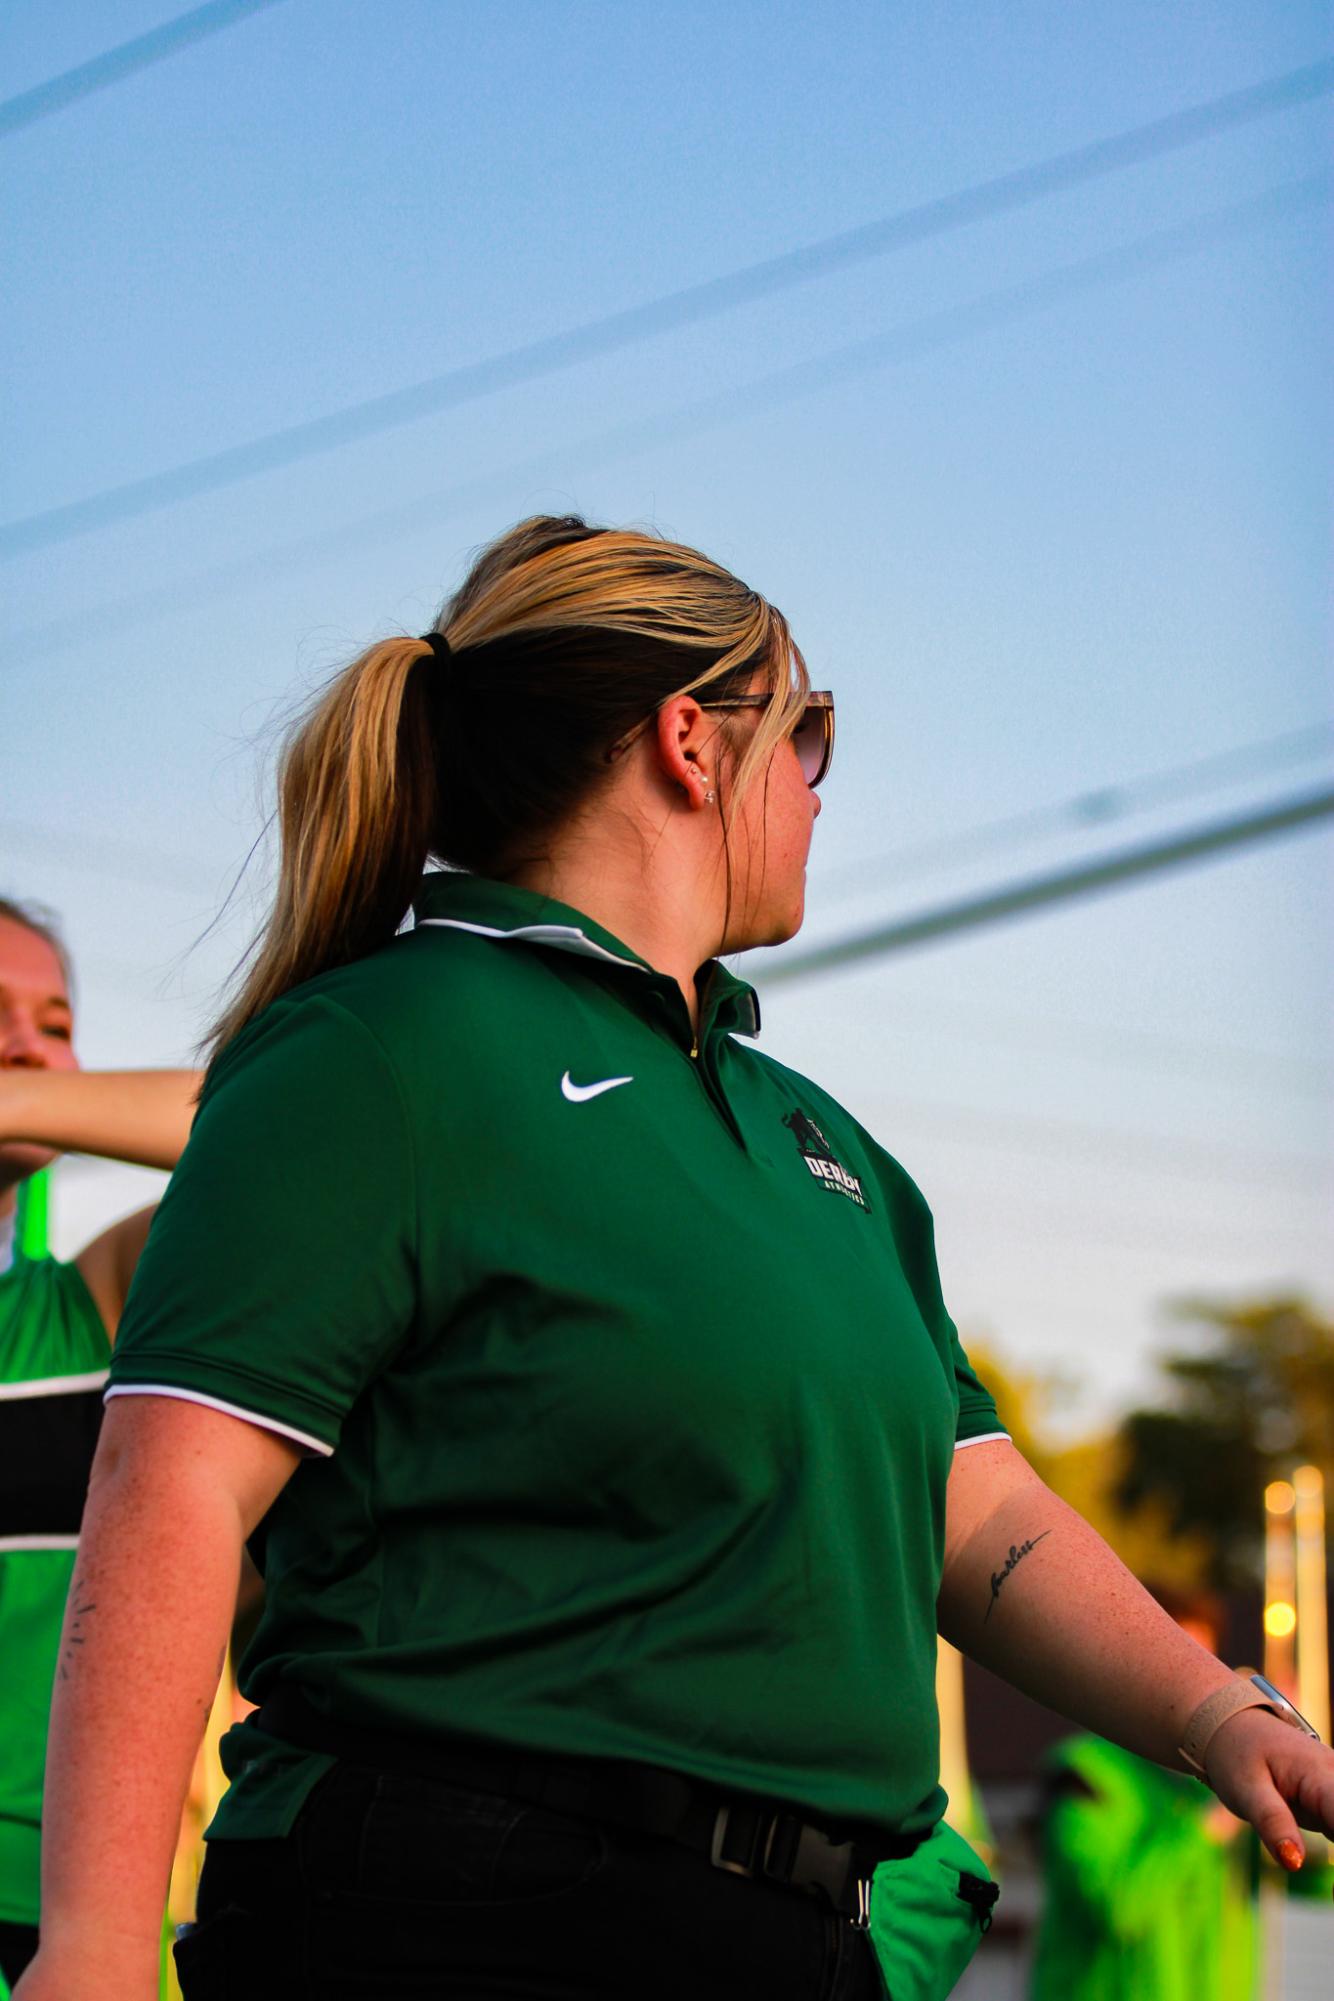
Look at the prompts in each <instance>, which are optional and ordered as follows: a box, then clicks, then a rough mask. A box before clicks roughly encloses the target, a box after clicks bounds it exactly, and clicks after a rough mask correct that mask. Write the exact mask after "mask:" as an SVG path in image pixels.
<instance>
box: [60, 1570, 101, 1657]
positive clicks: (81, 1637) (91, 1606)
mask: <svg viewBox="0 0 1334 2001" xmlns="http://www.w3.org/2000/svg"><path fill="white" fill-rule="evenodd" d="M87 1588H88V1580H87V1578H86V1577H76V1578H75V1580H74V1588H73V1590H72V1591H71V1592H70V1619H69V1631H68V1633H66V1635H65V1644H64V1646H63V1647H62V1649H61V1654H60V1679H61V1680H62V1681H68V1680H69V1671H70V1666H71V1664H72V1663H73V1662H74V1661H75V1660H77V1659H78V1655H77V1654H75V1653H74V1652H73V1651H72V1649H73V1648H74V1647H81V1646H83V1644H84V1642H85V1641H86V1639H87V1637H88V1634H87V1628H86V1624H85V1622H86V1620H87V1617H88V1614H89V1613H90V1612H95V1611H96V1610H97V1600H96V1599H95V1598H85V1597H84V1592H85V1591H86V1590H87Z"/></svg>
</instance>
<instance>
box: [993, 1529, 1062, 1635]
mask: <svg viewBox="0 0 1334 2001" xmlns="http://www.w3.org/2000/svg"><path fill="white" fill-rule="evenodd" d="M1050 1534H1051V1530H1050V1529H1044V1530H1043V1531H1042V1534H1041V1535H1035V1536H1033V1537H1032V1539H1031V1540H1030V1541H1028V1542H1021V1543H1020V1544H1019V1546H1018V1548H1017V1549H1016V1547H1015V1545H1014V1544H1013V1543H1011V1544H1010V1554H1009V1555H1008V1556H1007V1557H1006V1559H1005V1563H1004V1566H1003V1568H1001V1569H1000V1570H993V1571H992V1573H991V1604H990V1605H988V1606H987V1609H986V1615H985V1617H984V1618H983V1620H982V1624H983V1625H984V1626H985V1625H986V1623H987V1620H988V1619H989V1618H990V1617H991V1614H992V1610H993V1608H994V1606H995V1603H996V1600H997V1599H998V1598H999V1597H1000V1595H1001V1586H1002V1584H1004V1582H1005V1580H1006V1578H1007V1577H1008V1576H1009V1574H1010V1572H1011V1571H1012V1570H1013V1569H1014V1567H1015V1565H1016V1564H1017V1563H1022V1562H1023V1560H1024V1558H1025V1557H1026V1556H1027V1555H1028V1552H1029V1551H1030V1550H1031V1549H1036V1548H1037V1546H1038V1544H1039V1543H1040V1542H1045V1540H1046V1538H1047V1537H1048V1536H1049V1535H1050Z"/></svg>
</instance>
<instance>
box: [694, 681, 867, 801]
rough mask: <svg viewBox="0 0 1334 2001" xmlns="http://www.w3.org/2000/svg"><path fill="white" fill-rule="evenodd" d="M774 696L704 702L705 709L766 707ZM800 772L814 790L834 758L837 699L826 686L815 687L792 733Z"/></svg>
mask: <svg viewBox="0 0 1334 2001" xmlns="http://www.w3.org/2000/svg"><path fill="white" fill-rule="evenodd" d="M772 700H773V696H772V695H729V696H720V697H719V699H718V700H717V701H716V702H707V701H706V702H701V703H700V707H701V708H702V709H767V708H768V706H769V704H770V702H772ZM791 741H792V747H793V749H794V750H795V751H796V753H797V762H798V764H800V766H801V775H802V777H803V778H804V779H805V780H806V783H807V784H808V785H809V786H810V788H811V791H812V792H814V790H815V788H816V786H817V785H818V784H819V783H820V781H821V780H822V779H823V778H824V777H825V775H826V773H827V772H828V770H829V767H830V765H831V763H832V762H833V758H834V698H833V696H832V695H831V694H830V692H829V690H828V689H827V688H821V689H814V688H813V689H812V690H811V692H810V694H809V695H807V697H806V706H805V708H804V709H803V710H802V712H801V715H800V717H799V718H798V721H797V725H796V728H795V729H794V730H793V731H792V732H791Z"/></svg>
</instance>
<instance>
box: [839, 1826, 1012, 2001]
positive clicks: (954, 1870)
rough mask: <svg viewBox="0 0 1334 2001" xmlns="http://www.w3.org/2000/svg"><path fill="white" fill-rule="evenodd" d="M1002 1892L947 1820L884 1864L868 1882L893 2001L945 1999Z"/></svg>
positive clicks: (875, 1940) (875, 1936)
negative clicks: (908, 1850) (917, 1844)
mask: <svg viewBox="0 0 1334 2001" xmlns="http://www.w3.org/2000/svg"><path fill="white" fill-rule="evenodd" d="M999 1895H1000V1891H999V1889H998V1888H997V1886H996V1884H995V1883H993V1881H992V1880H991V1875H990V1872H989V1871H988V1869H987V1865H986V1863H985V1862H984V1861H983V1860H982V1858H981V1856H980V1855H978V1854H977V1853H976V1851H975V1850H974V1849H972V1848H970V1847H969V1845H968V1843H967V1842H966V1841H965V1840H964V1838H963V1836H962V1835H961V1834H956V1833H955V1832H954V1829H953V1828H952V1827H947V1826H946V1825H945V1822H944V1821H943V1820H941V1821H937V1823H936V1825H935V1827H933V1828H932V1830H931V1832H930V1834H929V1835H928V1836H927V1838H926V1840H925V1841H924V1842H923V1843H922V1845H921V1847H920V1848H919V1849H917V1850H916V1852H915V1853H914V1854H912V1855H909V1856H907V1857H905V1858H904V1859H903V1860H902V1861H898V1862H882V1863H880V1865H879V1867H878V1868H877V1869H876V1872H875V1876H874V1878H873V1880H872V1884H871V1944H872V1945H873V1946H874V1947H875V1956H876V1959H877V1960H878V1962H879V1965H880V1973H881V1977H882V1978H883V1980H884V1983H885V1986H886V1988H887V1989H888V1990H889V2001H944V1997H945V1995H947V1994H948V1993H950V1992H951V1990H952V1989H953V1987H954V1985H955V1983H956V1982H957V1981H958V1980H959V1979H960V1978H961V1977H962V1975H963V1972H964V1969H965V1968H966V1967H967V1965H968V1962H969V1961H970V1960H971V1958H972V1956H973V1954H974V1953H975V1952H976V1951H977V1948H978V1944H979V1942H980V1940H981V1937H982V1934H983V1932H985V1931H987V1930H988V1929H989V1927H990V1925H991V1912H992V1906H993V1905H994V1904H995V1902H996V1899H997V1897H999Z"/></svg>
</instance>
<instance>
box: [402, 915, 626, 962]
mask: <svg viewBox="0 0 1334 2001" xmlns="http://www.w3.org/2000/svg"><path fill="white" fill-rule="evenodd" d="M427 924H438V925H440V926H441V927H442V929H444V930H446V931H471V932H473V933H475V935H476V936H477V937H479V938H524V939H526V940H527V942H528V943H529V944H530V945H550V946H552V947H553V948H554V950H556V951H557V952H576V953H578V955H579V957H580V958H581V959H602V960H604V961H605V962H606V963H607V964H608V965H612V966H629V968H630V970H631V971H632V972H635V973H642V972H643V971H644V967H643V966H641V965H640V963H639V961H638V959H623V958H622V957H621V956H620V954H619V953H617V952H609V951H608V950H607V948H606V946H605V945H598V944H595V943H594V941H593V940H592V939H591V938H587V937H585V935H584V933H583V932H582V931H581V930H580V929H579V927H578V925H576V924H520V925H519V926H518V927H517V929H515V930H513V931H501V930H499V929H498V928H497V927H496V926H495V925H494V924H465V923H464V922H463V920H462V918H460V917H422V918H419V919H418V923H417V928H418V929H419V930H420V929H421V928H422V927H423V926H424V925H427Z"/></svg>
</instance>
